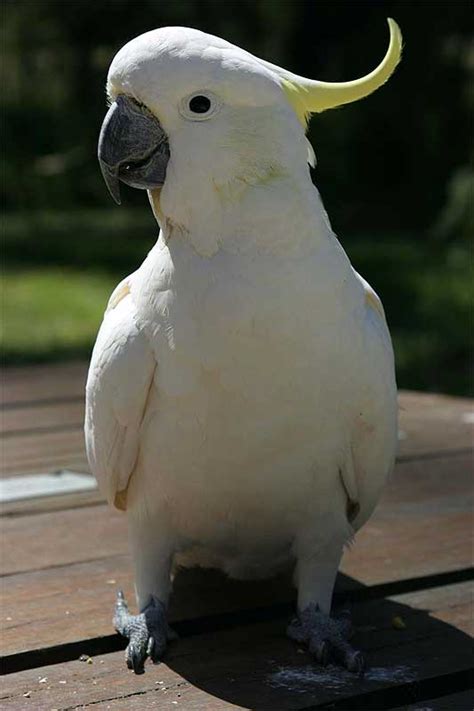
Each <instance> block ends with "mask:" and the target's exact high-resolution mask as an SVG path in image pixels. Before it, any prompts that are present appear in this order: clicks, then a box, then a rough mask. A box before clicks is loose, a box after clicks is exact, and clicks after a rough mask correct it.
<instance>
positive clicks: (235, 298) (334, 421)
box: [129, 265, 393, 567]
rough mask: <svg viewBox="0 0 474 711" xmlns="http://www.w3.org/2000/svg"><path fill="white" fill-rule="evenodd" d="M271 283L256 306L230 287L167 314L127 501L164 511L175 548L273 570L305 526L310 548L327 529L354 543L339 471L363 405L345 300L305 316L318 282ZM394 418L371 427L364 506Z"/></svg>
mask: <svg viewBox="0 0 474 711" xmlns="http://www.w3.org/2000/svg"><path fill="white" fill-rule="evenodd" d="M256 271H257V273H258V278H259V284H260V285H261V283H262V280H263V281H264V280H265V273H264V272H263V270H262V269H261V267H258V265H257V268H256ZM312 272H313V267H312V266H311V265H309V266H308V274H309V275H312ZM279 276H280V275H278V274H276V275H275V274H274V272H272V274H271V275H267V283H264V288H265V291H266V295H265V299H262V300H260V301H259V299H258V298H256V297H255V295H252V293H251V290H250V289H248V288H247V289H243V288H242V286H241V285H239V284H238V283H237V285H236V288H235V290H232V288H231V285H232V283H233V282H231V284H230V285H229V283H228V281H227V282H226V280H225V279H224V280H223V282H222V285H219V284H214V285H213V288H212V289H209V288H207V289H206V290H204V289H203V292H202V294H201V296H200V297H199V298H196V297H195V298H194V301H191V300H186V298H187V296H185V297H183V298H184V299H185V300H184V301H183V298H181V300H177V301H175V302H173V303H171V304H170V305H169V306H168V305H167V319H168V321H167V323H166V324H165V327H164V328H163V329H162V334H164V333H166V335H167V338H164V337H163V338H161V340H160V339H158V340H157V342H158V350H157V362H158V368H157V373H156V382H155V387H154V388H153V391H152V393H151V396H150V399H149V402H148V405H147V414H146V416H145V419H144V422H143V426H142V431H141V437H140V439H141V445H140V454H139V460H138V465H137V468H136V471H135V473H134V474H133V476H132V480H131V485H130V491H129V501H130V505H132V506H134V505H136V506H140V502H141V504H142V505H143V503H144V502H145V505H146V507H147V509H148V510H150V509H154V510H156V515H157V516H159V515H160V512H161V511H164V510H166V512H167V515H169V516H170V520H171V524H172V527H173V530H174V531H175V534H176V536H177V538H178V541H179V546H180V547H181V548H182V549H188V548H191V547H195V546H196V547H199V548H205V549H207V550H208V551H211V553H212V554H213V555H214V556H217V557H219V556H220V557H222V558H225V559H226V560H229V559H234V560H236V561H237V560H238V559H239V558H240V557H241V556H242V555H244V558H245V559H246V560H248V561H253V560H255V561H260V560H265V559H271V560H275V561H276V560H280V559H281V560H284V559H288V557H289V556H290V555H291V549H292V546H293V544H294V541H295V539H296V538H297V537H298V535H299V532H300V531H301V530H308V528H309V529H311V530H312V535H313V538H314V545H315V546H317V545H318V544H319V543H321V544H322V543H324V542H325V541H326V540H327V539H328V538H329V537H330V536H331V534H332V531H333V530H341V529H344V528H345V529H346V530H347V532H348V533H347V535H350V531H351V529H350V526H349V525H348V524H347V519H346V505H347V495H346V492H345V490H344V487H343V486H342V484H341V476H340V471H341V469H342V468H343V467H344V466H345V463H346V461H347V458H348V456H352V453H351V446H352V442H351V440H352V438H353V437H354V427H356V428H357V426H358V425H357V417H358V413H357V412H356V410H358V409H359V407H360V406H361V404H362V405H363V403H364V402H365V400H364V397H365V396H364V394H363V392H362V390H363V387H364V386H363V383H364V378H366V377H367V373H366V372H364V373H362V374H361V371H362V369H363V367H366V366H364V364H363V358H364V355H363V348H364V334H363V333H362V329H361V323H360V322H359V323H358V322H357V319H355V318H354V315H353V314H352V313H351V311H350V308H346V307H344V304H347V305H348V307H350V300H349V301H348V297H347V295H345V294H342V296H341V298H340V301H339V302H338V303H335V304H333V305H332V307H331V309H326V308H324V309H321V311H320V313H318V312H317V310H316V311H315V310H314V308H313V310H312V312H311V308H310V304H314V303H316V304H317V303H318V293H317V290H318V288H320V289H321V291H322V293H323V294H326V292H327V290H326V287H325V285H324V284H322V285H318V286H316V287H315V286H314V285H313V283H312V281H311V278H312V277H311V278H310V277H308V278H305V277H306V276H307V275H306V274H305V272H303V273H302V274H300V278H299V279H298V280H297V281H295V283H294V284H293V285H291V284H290V288H289V291H288V293H284V292H282V288H281V281H279V278H278V277H279ZM281 278H282V279H283V275H281ZM198 283H199V279H198V276H196V275H195V274H193V284H194V285H195V286H196V284H198ZM315 291H316V293H315ZM184 294H185V295H187V292H186V291H184ZM259 303H262V304H263V308H262V309H261V310H260V311H257V310H256V308H255V305H256V304H259ZM154 309H156V305H152V308H151V313H153V310H154ZM170 333H171V334H172V336H171V338H170V336H169V334H170ZM376 380H377V379H376V378H375V381H376ZM381 381H383V377H382V378H381ZM375 387H377V385H375ZM379 394H380V399H381V400H383V398H384V397H386V395H385V394H384V392H383V387H382V389H381V390H380V393H379ZM389 396H390V397H392V398H393V394H391V395H389ZM380 405H381V408H382V410H383V407H384V403H383V402H381V403H380ZM390 408H391V404H389V407H388V409H387V408H386V409H387V412H388V410H390ZM361 415H362V413H361ZM390 417H391V414H388V415H387V418H386V419H387V421H386V422H381V423H380V429H379V430H377V431H376V430H374V428H372V432H371V438H372V442H373V444H374V452H375V453H376V454H375V455H374V457H373V460H374V461H371V462H367V471H364V476H365V478H366V480H367V481H370V478H371V477H372V479H373V483H374V487H373V488H374V496H373V497H372V498H374V497H375V498H376V493H377V492H378V491H380V488H381V482H382V481H383V479H384V478H385V476H386V474H387V467H388V464H387V463H388V462H389V460H390V457H391V455H392V451H391V443H389V444H388V445H387V447H385V450H386V451H384V447H383V445H381V441H382V440H383V438H384V437H386V433H387V427H389V426H390V422H389V421H390ZM387 423H388V424H387ZM363 426H364V425H363V423H362V424H361V427H363ZM368 469H370V471H368ZM377 469H378V470H379V472H380V473H379V474H376V471H377ZM374 472H375V474H374ZM368 488H369V489H370V486H369V487H368ZM366 489H367V487H366ZM364 495H365V496H366V498H367V493H365V494H364ZM375 498H374V501H373V503H375ZM369 499H370V496H369V497H368V498H367V501H368V502H369V503H368V508H369V509H371V507H372V506H373V503H371V502H370V501H369ZM368 513H370V511H368ZM236 565H237V563H236ZM237 567H238V565H237Z"/></svg>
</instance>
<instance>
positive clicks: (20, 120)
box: [0, 0, 474, 394]
mask: <svg viewBox="0 0 474 711" xmlns="http://www.w3.org/2000/svg"><path fill="white" fill-rule="evenodd" d="M2 16H3V17H2V20H3V21H2V29H1V35H2V36H1V40H2V54H3V57H2V63H1V64H2V66H1V71H2V92H1V93H0V101H1V105H2V118H3V128H4V136H5V138H4V149H3V152H2V181H1V190H2V200H3V205H4V212H3V218H2V239H3V270H2V271H3V274H2V281H3V285H2V290H1V294H2V312H3V319H2V353H3V360H4V362H5V363H7V364H10V363H19V362H36V361H45V360H52V359H62V358H71V357H74V358H75V357H78V356H81V357H82V356H87V355H88V354H89V352H90V349H91V346H92V344H93V340H94V337H95V333H96V330H97V327H98V325H99V321H100V318H101V314H102V311H103V308H104V305H105V303H106V300H107V296H108V294H109V293H110V291H111V290H112V288H113V286H114V285H115V284H116V283H117V282H118V281H119V280H120V279H121V278H122V277H123V276H124V275H125V274H127V273H129V272H131V271H132V270H133V269H135V268H136V267H137V266H138V265H139V264H140V262H141V261H142V259H143V258H144V256H145V254H146V252H147V251H148V249H149V248H150V247H151V246H152V244H153V242H154V241H155V239H156V236H157V226H156V224H155V222H154V219H153V217H152V215H151V211H150V209H149V207H148V201H147V199H146V195H145V194H144V193H143V192H141V191H140V192H139V191H132V190H128V189H124V203H125V205H124V206H122V207H121V208H118V207H116V206H115V205H114V204H113V203H112V201H111V199H110V198H109V196H108V194H107V191H106V188H105V186H104V184H103V182H102V179H101V176H100V172H99V167H98V164H97V161H96V143H97V136H98V131H99V128H100V125H101V122H102V119H103V116H104V113H105V110H106V105H105V94H104V85H105V76H106V72H107V68H108V65H109V63H110V61H111V59H112V57H113V55H114V54H115V52H116V51H117V50H118V49H119V48H120V47H121V46H122V45H123V44H124V43H125V42H126V41H127V40H129V39H131V38H132V37H134V36H136V35H138V34H140V33H142V32H145V31H147V30H149V29H152V28H155V27H158V26H160V25H189V26H192V27H196V28H199V29H202V30H204V31H207V32H211V33H214V34H217V35H220V36H223V37H225V38H226V39H228V40H230V41H231V42H234V43H236V44H238V45H240V46H242V47H244V48H245V49H248V50H250V51H251V52H253V53H256V54H257V55H260V56H262V57H264V58H266V59H268V60H270V61H273V62H275V63H278V64H281V65H284V66H285V67H287V68H289V69H291V70H293V71H296V72H297V73H299V74H304V75H305V76H310V77H311V78H318V79H324V80H329V81H337V80H345V79H352V78H355V77H358V76H360V75H362V74H364V73H366V72H367V71H369V70H371V69H372V68H373V67H374V66H375V65H376V64H377V63H378V62H379V60H380V58H381V57H382V56H383V54H384V52H385V49H386V44H387V39H388V31H387V27H386V24H385V18H386V17H387V16H392V17H394V18H395V19H396V20H397V21H398V22H399V24H400V26H401V28H402V31H403V34H404V39H405V52H404V57H403V61H402V64H401V66H400V67H399V69H398V70H397V72H396V74H395V75H394V77H393V78H392V79H391V80H390V82H389V83H388V84H387V86H385V87H384V88H383V89H381V90H380V91H378V92H377V93H376V94H374V95H373V96H372V97H371V98H370V99H367V100H365V101H362V102H359V103H356V104H353V105H351V106H348V107H345V108H343V109H340V110H336V111H329V112H327V113H325V114H322V115H320V116H317V117H315V118H313V120H312V122H311V131H310V139H311V141H312V143H313V146H314V148H315V151H316V155H317V157H318V166H317V169H316V170H315V171H314V173H313V175H314V181H315V183H316V184H317V185H318V188H319V190H320V192H321V193H322V196H323V200H324V202H325V204H326V207H327V209H328V212H329V215H330V217H331V220H332V223H333V227H334V229H335V231H336V232H337V234H338V235H339V238H340V240H341V242H342V244H343V245H344V247H345V249H346V250H347V252H348V253H349V255H350V257H351V259H352V261H353V263H354V265H355V267H356V268H357V269H358V271H360V272H361V273H362V274H363V275H364V276H365V277H366V278H367V279H368V280H369V281H370V283H371V284H372V285H373V286H374V287H375V289H376V290H377V291H378V292H379V294H380V295H381V297H382V299H383V302H384V305H385V308H386V311H387V316H388V320H389V324H390V327H391V330H392V334H393V338H394V344H395V351H396V359H397V370H398V381H399V385H400V386H401V387H405V388H414V389H424V390H431V391H443V392H452V393H458V394H468V393H472V391H473V378H472V373H471V372H470V365H469V362H470V357H471V354H472V345H473V344H472V338H473V322H472V304H473V283H474V280H473V278H472V277H473V274H472V270H473V260H472V251H471V250H472V243H471V236H472V232H473V229H472V228H473V209H472V187H473V172H472V164H471V163H470V159H471V157H472V156H470V151H471V150H472V142H471V141H472V135H470V120H471V118H472V103H473V83H472V71H473V68H474V50H473V45H472V16H473V13H472V7H471V5H470V3H467V2H455V1H451V2H405V1H404V2H383V1H379V2H356V1H355V0H354V1H352V2H317V1H314V0H313V1H312V2H310V1H301V2H295V1H293V2H279V1H277V0H273V1H272V0H240V2H233V1H227V2H223V1H221V0H173V1H168V2H160V1H159V0H142V1H141V2H137V1H133V0H123V1H121V2H111V1H107V0H94V2H90V0H84V1H80V0H79V1H78V0H76V1H75V2H64V1H62V2H49V1H46V0H44V1H41V0H37V1H36V2H24V1H23V2H22V1H21V0H16V1H13V0H10V1H8V0H4V2H3V4H2Z"/></svg>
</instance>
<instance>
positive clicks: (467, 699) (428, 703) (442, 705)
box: [392, 689, 474, 711]
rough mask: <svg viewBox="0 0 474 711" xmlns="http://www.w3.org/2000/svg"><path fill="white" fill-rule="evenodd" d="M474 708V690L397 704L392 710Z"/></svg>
mask: <svg viewBox="0 0 474 711" xmlns="http://www.w3.org/2000/svg"><path fill="white" fill-rule="evenodd" d="M473 708H474V691H473V690H472V689H469V690H468V691H460V692H458V693H457V694H448V695H447V696H438V698H436V699H426V700H423V703H420V702H418V703H416V704H409V706H397V708H395V709H392V711H472V709H473Z"/></svg>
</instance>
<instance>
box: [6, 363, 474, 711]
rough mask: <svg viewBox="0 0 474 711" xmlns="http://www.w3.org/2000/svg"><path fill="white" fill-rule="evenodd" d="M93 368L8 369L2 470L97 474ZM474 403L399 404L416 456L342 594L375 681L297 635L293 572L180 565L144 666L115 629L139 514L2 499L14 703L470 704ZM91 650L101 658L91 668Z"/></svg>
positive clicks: (473, 702) (408, 400) (362, 546)
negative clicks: (129, 663) (89, 382)
mask: <svg viewBox="0 0 474 711" xmlns="http://www.w3.org/2000/svg"><path fill="white" fill-rule="evenodd" d="M85 372H86V370H85V365H84V364H83V363H77V364H69V365H59V366H44V367H35V368H18V369H11V370H7V371H6V372H5V373H4V375H3V378H2V400H3V411H2V440H3V441H2V471H3V476H4V477H14V476H18V477H20V476H22V475H24V474H39V473H44V472H51V471H55V470H62V469H68V470H72V471H75V472H87V471H88V469H87V463H86V458H85V453H84V446H83V439H82V418H83V388H84V380H85ZM473 411H474V407H473V403H472V402H470V401H466V400H461V399H455V398H450V397H443V396H436V395H421V394H416V393H402V394H401V396H400V428H401V438H400V453H399V457H398V463H397V467H396V471H395V475H394V477H393V479H392V481H391V483H390V485H389V486H388V488H387V490H386V493H385V495H384V498H383V501H382V503H381V504H380V506H379V507H378V509H377V512H376V514H375V515H374V516H373V518H372V519H371V520H370V522H369V523H368V524H367V525H366V526H365V528H364V529H363V530H362V531H360V532H359V534H358V535H357V538H356V542H355V545H353V546H352V547H351V548H350V549H349V550H348V551H347V552H346V554H345V556H344V560H343V565H342V572H341V574H340V576H339V579H338V584H337V591H336V603H341V602H344V603H345V604H346V605H347V604H349V605H350V606H351V608H352V612H353V618H354V621H355V623H356V626H357V634H356V639H355V640H354V641H355V643H356V645H358V646H359V647H360V648H362V649H363V650H364V651H365V652H366V654H367V657H368V662H369V670H368V672H367V673H366V675H365V677H364V678H363V679H359V678H357V677H354V676H352V675H351V674H349V673H346V672H343V671H341V670H339V669H336V668H334V667H328V668H325V669H323V668H320V667H318V666H317V665H316V664H314V663H313V662H312V661H311V659H310V657H309V656H308V654H307V653H306V652H305V651H304V650H302V649H298V647H297V646H295V645H294V644H293V643H292V642H290V641H289V640H288V639H287V638H286V636H285V625H286V622H287V620H288V617H289V615H290V614H291V612H292V609H293V604H294V591H293V590H292V588H291V585H290V584H289V582H288V580H287V579H284V578H281V579H278V580H272V581H270V582H263V583H262V582H259V583H252V584H247V583H245V584H244V583H236V582H230V581H228V580H225V579H224V577H223V576H221V575H219V574H217V573H214V572H199V573H198V572H191V573H190V572H187V573H181V574H179V575H178V577H177V580H176V585H175V593H174V596H173V602H172V608H171V619H172V621H173V624H174V627H175V629H176V630H177V631H178V633H179V635H180V640H179V641H177V642H175V643H173V644H172V645H171V646H170V648H169V650H168V653H167V655H166V660H165V662H164V663H162V664H160V665H158V666H153V665H151V664H148V665H147V667H146V673H145V674H144V675H142V676H134V675H133V674H132V673H131V672H128V671H127V670H126V669H125V664H124V658H123V651H122V650H123V648H124V640H122V639H121V638H120V637H118V635H115V634H114V633H113V628H112V624H111V616H112V607H113V601H114V594H115V590H116V588H117V587H119V586H120V587H123V588H124V590H125V592H126V595H127V596H128V598H129V600H130V601H133V594H132V570H131V563H130V557H129V555H128V552H127V537H126V520H125V517H124V516H123V515H121V514H119V513H116V512H112V511H111V510H109V509H108V508H107V507H106V505H105V504H104V503H103V501H102V499H101V497H100V495H99V494H98V493H97V491H89V492H80V493H69V494H62V495H55V496H48V497H40V498H26V499H22V500H16V501H9V502H6V503H3V504H1V509H0V511H1V519H0V524H1V527H2V537H1V542H2V558H1V561H2V574H3V578H2V588H1V597H2V606H1V611H0V614H1V619H2V635H1V645H2V655H3V663H2V671H3V672H4V674H5V676H3V678H2V687H1V692H0V698H1V702H0V708H1V709H48V711H52V710H53V709H57V710H59V709H79V708H81V709H83V708H89V707H90V708H91V709H92V708H94V709H112V710H116V709H124V710H127V711H128V709H130V710H133V709H154V708H159V709H174V708H176V709H180V708H181V709H191V710H193V709H202V710H205V711H207V709H209V710H210V711H216V710H219V711H220V710H223V709H235V708H240V709H254V710H258V711H263V710H264V709H268V710H272V711H273V710H275V711H280V710H281V711H286V710H288V711H289V710H290V709H291V710H301V711H302V710H303V709H304V710H305V711H310V710H311V709H334V710H336V709H364V711H366V710H369V709H377V711H382V710H384V709H393V710H395V709H405V710H408V709H413V710H414V709H417V710H418V711H421V710H422V709H423V711H427V710H428V709H430V710H432V711H435V710H436V711H437V710H441V709H454V710H455V711H463V710H465V709H466V710H468V709H469V710H470V709H472V708H473V706H474V695H473V693H472V691H471V690H470V689H471V684H472V676H471V674H470V669H471V667H472V662H473V649H472V642H471V637H470V634H471V633H472V629H471V627H472V584H471V582H470V581H471V580H472V568H471V565H472V553H471V541H472V478H471V475H472V452H471V447H472V444H473V422H474V416H473ZM81 655H87V656H86V657H85V659H87V661H80V660H79V657H80V656H81Z"/></svg>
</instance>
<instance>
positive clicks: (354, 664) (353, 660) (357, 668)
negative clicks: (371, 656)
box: [345, 651, 365, 676]
mask: <svg viewBox="0 0 474 711" xmlns="http://www.w3.org/2000/svg"><path fill="white" fill-rule="evenodd" d="M345 666H346V668H347V669H348V670H349V671H350V672H353V673H354V674H357V675H358V676H364V671H365V659H364V655H363V654H362V653H361V652H358V651H356V652H354V651H353V652H352V654H350V655H349V654H348V655H346V658H345Z"/></svg>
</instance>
